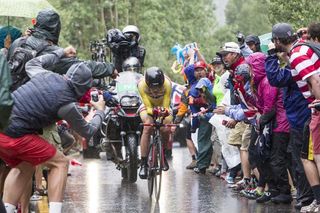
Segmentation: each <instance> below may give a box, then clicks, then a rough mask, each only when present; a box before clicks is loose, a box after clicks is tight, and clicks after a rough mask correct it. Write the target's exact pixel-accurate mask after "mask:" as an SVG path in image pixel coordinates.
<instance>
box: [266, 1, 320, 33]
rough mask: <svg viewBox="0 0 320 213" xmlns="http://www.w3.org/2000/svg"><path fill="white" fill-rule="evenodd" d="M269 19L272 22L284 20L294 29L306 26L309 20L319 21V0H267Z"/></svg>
mask: <svg viewBox="0 0 320 213" xmlns="http://www.w3.org/2000/svg"><path fill="white" fill-rule="evenodd" d="M269 1H270V6H269V12H268V14H269V19H270V21H271V23H272V24H276V23H279V22H286V23H290V24H292V25H293V27H294V28H295V29H299V28H301V27H308V25H309V24H310V23H311V22H319V21H320V18H319V11H320V2H319V0H294V1H287V0H269Z"/></svg>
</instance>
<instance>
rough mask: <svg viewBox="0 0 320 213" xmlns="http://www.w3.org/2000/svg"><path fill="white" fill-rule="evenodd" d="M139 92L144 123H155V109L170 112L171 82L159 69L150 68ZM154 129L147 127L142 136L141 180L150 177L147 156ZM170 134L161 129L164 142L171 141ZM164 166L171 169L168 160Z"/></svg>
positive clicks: (168, 118) (140, 84) (165, 169)
mask: <svg viewBox="0 0 320 213" xmlns="http://www.w3.org/2000/svg"><path fill="white" fill-rule="evenodd" d="M138 91H139V93H140V96H141V99H142V102H143V104H144V107H142V108H141V110H140V117H141V120H142V122H143V123H145V124H152V123H154V120H153V108H154V107H163V108H165V110H166V111H169V107H170V97H171V92H172V85H171V80H170V79H169V78H168V77H167V76H165V75H164V74H163V71H162V70H161V69H160V68H159V67H150V68H148V69H147V70H146V72H145V78H144V79H142V80H141V81H140V82H139V83H138ZM172 119H173V118H172V116H171V115H169V116H168V117H166V118H165V119H164V122H163V123H164V124H169V123H171V122H172ZM152 128H153V127H150V126H145V127H144V128H143V132H142V136H141V143H140V146H141V168H140V172H139V176H140V178H141V179H146V178H147V177H148V159H147V155H148V147H149V143H150V136H151V134H152ZM169 134H170V129H168V128H162V129H161V135H162V138H163V141H165V142H166V141H168V140H169ZM164 164H165V165H164V168H163V170H164V171H167V170H168V169H169V165H168V162H167V160H166V158H164Z"/></svg>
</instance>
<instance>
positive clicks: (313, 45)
mask: <svg viewBox="0 0 320 213" xmlns="http://www.w3.org/2000/svg"><path fill="white" fill-rule="evenodd" d="M303 45H305V46H308V47H310V48H311V49H312V50H313V52H314V53H315V54H316V55H317V56H318V57H319V59H320V44H318V43H315V42H311V41H308V42H303V43H298V44H296V45H294V46H293V47H292V48H291V50H293V49H294V48H296V47H299V46H303Z"/></svg>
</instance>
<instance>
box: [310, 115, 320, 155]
mask: <svg viewBox="0 0 320 213" xmlns="http://www.w3.org/2000/svg"><path fill="white" fill-rule="evenodd" d="M309 127H310V135H311V140H312V143H313V153H314V154H320V112H318V111H315V112H314V113H312V115H311V122H310V124H309Z"/></svg>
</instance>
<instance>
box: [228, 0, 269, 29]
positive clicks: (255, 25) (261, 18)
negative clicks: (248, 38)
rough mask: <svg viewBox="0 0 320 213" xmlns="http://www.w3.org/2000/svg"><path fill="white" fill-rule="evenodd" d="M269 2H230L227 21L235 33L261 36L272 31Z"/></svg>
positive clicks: (263, 0)
mask: <svg viewBox="0 0 320 213" xmlns="http://www.w3.org/2000/svg"><path fill="white" fill-rule="evenodd" d="M268 5H269V4H268V2H267V0H229V2H228V4H227V7H226V10H225V12H226V21H227V24H228V25H229V28H231V29H232V30H233V31H234V32H236V31H240V32H242V33H243V34H244V35H249V34H255V35H261V34H264V33H267V32H270V31H271V24H270V22H269V19H268V14H267V13H266V11H268Z"/></svg>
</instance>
